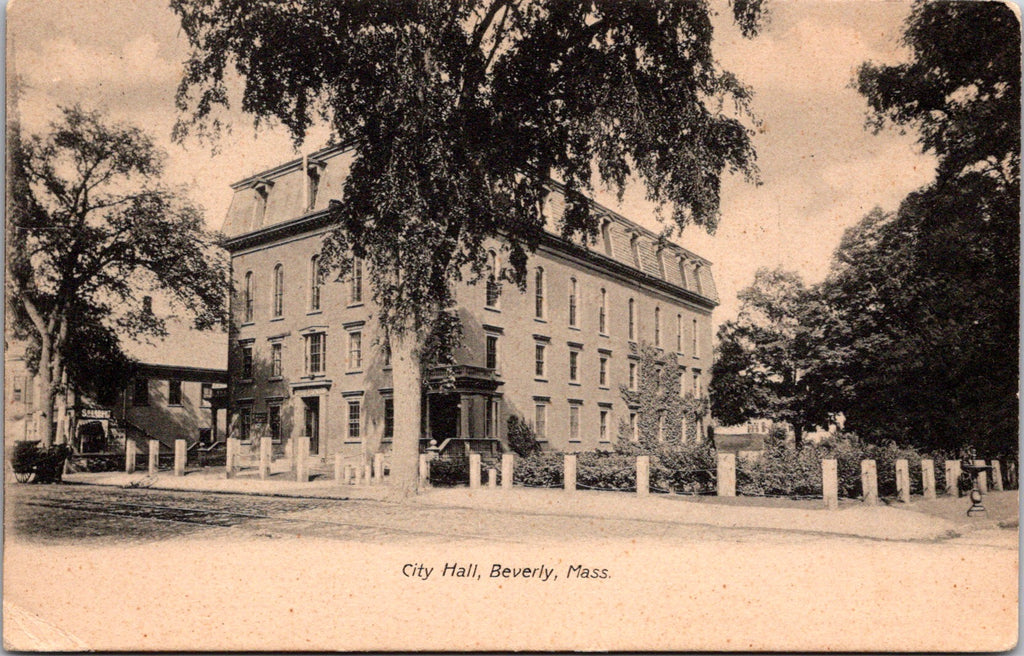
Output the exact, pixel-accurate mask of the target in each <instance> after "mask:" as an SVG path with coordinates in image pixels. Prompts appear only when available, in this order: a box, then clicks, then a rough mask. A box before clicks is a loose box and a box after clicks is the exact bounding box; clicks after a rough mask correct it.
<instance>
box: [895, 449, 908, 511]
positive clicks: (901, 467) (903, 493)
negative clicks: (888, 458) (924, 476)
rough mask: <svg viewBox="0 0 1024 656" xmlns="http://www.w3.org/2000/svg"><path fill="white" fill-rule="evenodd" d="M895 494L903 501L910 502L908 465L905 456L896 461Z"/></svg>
mask: <svg viewBox="0 0 1024 656" xmlns="http://www.w3.org/2000/svg"><path fill="white" fill-rule="evenodd" d="M896 495H897V496H898V497H899V500H900V501H902V502H903V503H910V466H909V465H908V463H907V461H906V459H905V458H900V459H899V460H897V461H896Z"/></svg>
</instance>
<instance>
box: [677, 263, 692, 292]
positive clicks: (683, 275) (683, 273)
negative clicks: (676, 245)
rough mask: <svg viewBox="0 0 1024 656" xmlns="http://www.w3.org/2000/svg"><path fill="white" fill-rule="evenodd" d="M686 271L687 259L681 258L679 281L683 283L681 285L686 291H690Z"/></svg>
mask: <svg viewBox="0 0 1024 656" xmlns="http://www.w3.org/2000/svg"><path fill="white" fill-rule="evenodd" d="M686 269H687V266H686V258H685V257H681V258H679V280H680V281H682V282H681V283H680V284H681V285H682V286H683V288H684V289H690V283H689V281H688V280H687V279H686Z"/></svg>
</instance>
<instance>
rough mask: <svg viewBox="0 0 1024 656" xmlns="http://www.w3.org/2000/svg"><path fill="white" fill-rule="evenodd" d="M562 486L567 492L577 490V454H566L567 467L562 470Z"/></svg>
mask: <svg viewBox="0 0 1024 656" xmlns="http://www.w3.org/2000/svg"><path fill="white" fill-rule="evenodd" d="M562 472H563V473H562V487H563V488H565V491H566V492H575V491H576V454H575V453H567V454H565V467H564V469H563V470H562Z"/></svg>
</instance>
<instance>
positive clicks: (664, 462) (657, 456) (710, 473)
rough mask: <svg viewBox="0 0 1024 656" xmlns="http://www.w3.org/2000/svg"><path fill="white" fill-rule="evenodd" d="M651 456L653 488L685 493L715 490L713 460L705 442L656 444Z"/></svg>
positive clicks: (712, 454)
mask: <svg viewBox="0 0 1024 656" xmlns="http://www.w3.org/2000/svg"><path fill="white" fill-rule="evenodd" d="M651 456H652V457H651V485H652V487H654V488H655V489H667V490H671V491H675V492H676V493H686V494H701V493H708V492H711V491H713V490H714V489H715V481H716V477H717V474H716V471H717V459H716V457H715V450H714V448H713V447H712V446H711V444H710V443H709V442H707V441H703V442H698V441H695V440H694V441H689V442H672V443H665V444H660V445H658V446H657V447H656V448H655V449H654V450H653V453H652V454H651Z"/></svg>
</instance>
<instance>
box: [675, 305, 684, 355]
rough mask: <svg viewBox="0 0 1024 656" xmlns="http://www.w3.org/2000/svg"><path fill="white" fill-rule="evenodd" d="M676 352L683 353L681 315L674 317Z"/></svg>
mask: <svg viewBox="0 0 1024 656" xmlns="http://www.w3.org/2000/svg"><path fill="white" fill-rule="evenodd" d="M676 352H678V353H682V352H683V315H681V314H677V315H676Z"/></svg>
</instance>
